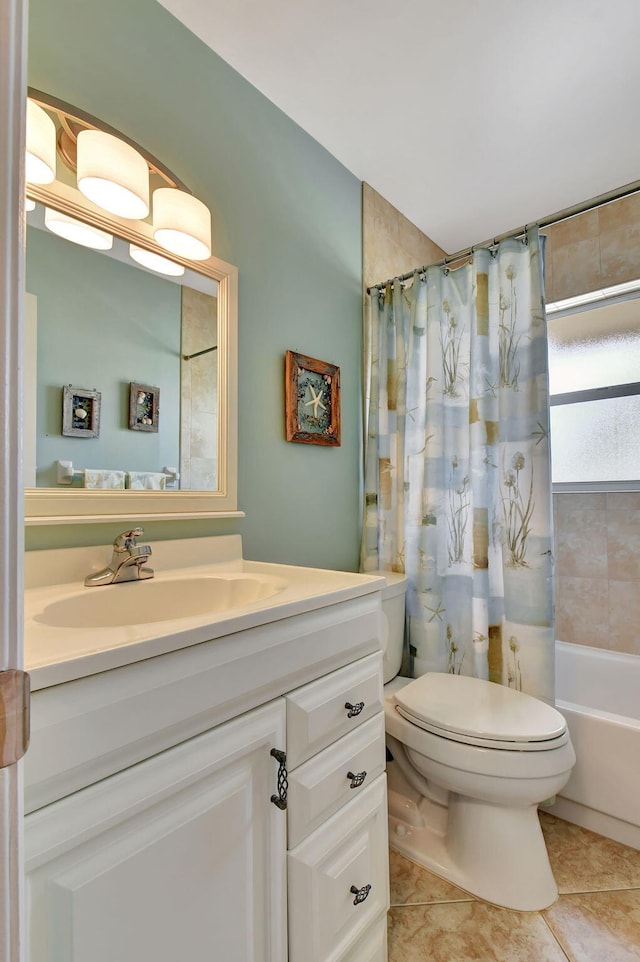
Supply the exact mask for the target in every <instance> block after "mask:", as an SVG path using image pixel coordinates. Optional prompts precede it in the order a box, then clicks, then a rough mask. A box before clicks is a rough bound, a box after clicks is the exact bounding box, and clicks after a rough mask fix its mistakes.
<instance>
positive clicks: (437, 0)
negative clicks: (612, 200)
mask: <svg viewBox="0 0 640 962" xmlns="http://www.w3.org/2000/svg"><path fill="white" fill-rule="evenodd" d="M159 2H161V3H162V6H164V7H166V8H167V10H169V11H170V12H171V13H173V14H174V16H176V17H177V18H178V19H179V20H181V21H182V22H183V23H184V24H185V25H186V26H187V27H188V28H189V29H190V30H192V31H193V32H194V33H195V34H197V35H198V36H199V37H201V39H202V40H203V41H204V42H205V43H207V44H208V45H209V46H210V47H211V48H212V49H213V50H215V51H216V53H218V54H219V55H220V56H221V57H222V58H223V59H224V60H225V61H227V62H228V63H229V64H231V66H232V67H234V68H235V69H236V70H237V71H238V72H239V73H241V74H242V75H243V76H244V77H246V79H247V80H249V81H250V82H251V83H252V84H253V85H254V86H255V87H257V88H258V89H259V90H260V91H262V93H263V94H265V95H266V96H267V97H268V98H269V99H270V100H272V101H273V102H274V103H275V104H276V105H277V106H278V107H280V108H281V109H282V110H283V111H284V112H285V113H286V114H288V115H289V116H290V117H291V118H292V119H293V120H295V121H296V122H297V123H298V124H299V125H300V126H301V127H303V128H304V129H305V130H306V131H308V132H309V133H310V134H311V135H312V136H313V137H315V138H316V140H318V141H319V142H320V143H321V144H322V145H323V146H324V147H325V148H326V149H327V150H328V151H330V152H331V153H332V154H333V155H334V156H335V157H336V158H337V159H338V160H340V161H341V162H342V163H343V164H344V165H345V166H346V167H347V168H348V169H349V170H351V171H352V172H353V173H354V174H355V175H356V176H357V177H358V178H360V179H361V180H364V181H366V182H367V183H368V184H370V185H371V186H372V187H373V188H374V189H375V190H377V191H378V192H379V193H380V194H382V195H383V196H384V197H385V198H386V199H387V200H389V201H390V202H391V203H392V204H394V205H395V206H396V207H397V208H399V210H401V211H402V213H403V214H405V215H406V216H407V217H408V218H409V219H410V220H412V221H413V222H414V223H415V224H416V225H417V226H418V227H420V229H421V230H423V231H424V232H425V233H426V234H428V235H429V236H430V237H431V238H432V240H434V241H436V243H438V244H439V245H440V246H441V247H443V248H444V249H445V250H446V251H447V252H448V253H453V252H454V251H456V250H459V249H461V248H463V247H466V246H469V245H471V244H474V243H480V242H481V241H483V240H486V239H488V238H490V237H494V236H496V235H498V234H500V233H504V232H506V231H508V230H511V229H514V228H516V227H519V226H520V225H523V224H525V223H531V222H533V221H535V220H537V219H539V218H542V217H545V216H546V215H549V214H552V213H554V212H556V211H559V210H562V209H564V208H566V207H569V206H572V205H574V204H578V203H581V202H582V201H585V200H587V199H589V198H591V197H595V196H597V195H598V194H602V193H605V192H607V191H609V190H612V189H615V188H617V187H620V186H622V185H623V184H627V183H630V182H631V181H634V180H637V179H640V123H639V113H640V111H639V104H640V0H535V2H534V0H396V2H395V3H389V2H388V0H315V2H314V0H159Z"/></svg>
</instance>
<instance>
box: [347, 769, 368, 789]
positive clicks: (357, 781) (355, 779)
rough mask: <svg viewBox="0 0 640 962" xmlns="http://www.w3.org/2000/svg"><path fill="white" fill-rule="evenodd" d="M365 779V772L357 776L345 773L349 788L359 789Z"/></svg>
mask: <svg viewBox="0 0 640 962" xmlns="http://www.w3.org/2000/svg"><path fill="white" fill-rule="evenodd" d="M366 777H367V773H366V772H358V773H357V774H354V773H353V772H347V778H348V779H350V780H351V784H350V785H349V788H360V786H361V785H362V783H363V782H364V780H365V778H366Z"/></svg>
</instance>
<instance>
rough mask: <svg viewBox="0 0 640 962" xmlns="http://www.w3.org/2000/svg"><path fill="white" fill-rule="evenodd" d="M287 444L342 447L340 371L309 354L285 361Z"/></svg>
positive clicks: (290, 355)
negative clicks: (289, 442) (308, 355)
mask: <svg viewBox="0 0 640 962" xmlns="http://www.w3.org/2000/svg"><path fill="white" fill-rule="evenodd" d="M285 415H286V434H287V441H301V442H302V443H303V444H326V445H334V446H338V445H339V444H340V368H339V367H336V366H335V364H328V363H327V361H318V360H317V359H316V358H315V357H307V355H306V354H297V353H296V352H295V351H287V353H286V358H285Z"/></svg>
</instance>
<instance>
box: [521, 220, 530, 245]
mask: <svg viewBox="0 0 640 962" xmlns="http://www.w3.org/2000/svg"><path fill="white" fill-rule="evenodd" d="M527 226H528V225H527V224H525V225H524V237H523V238H522V243H523V244H524V246H525V247H527V245H528V244H529V238H528V237H527Z"/></svg>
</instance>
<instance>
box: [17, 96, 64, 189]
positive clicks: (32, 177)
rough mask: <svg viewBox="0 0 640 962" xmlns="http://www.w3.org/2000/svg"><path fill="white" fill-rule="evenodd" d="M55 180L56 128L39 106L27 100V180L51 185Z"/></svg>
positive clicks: (32, 182) (31, 182) (30, 182)
mask: <svg viewBox="0 0 640 962" xmlns="http://www.w3.org/2000/svg"><path fill="white" fill-rule="evenodd" d="M55 178H56V126H55V124H54V122H53V120H52V119H51V117H50V116H49V114H48V113H47V112H46V111H45V110H43V109H42V107H41V106H40V105H39V104H37V103H35V101H33V100H27V143H26V160H25V180H26V181H27V183H29V184H51V183H52V182H53V181H54V180H55Z"/></svg>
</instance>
